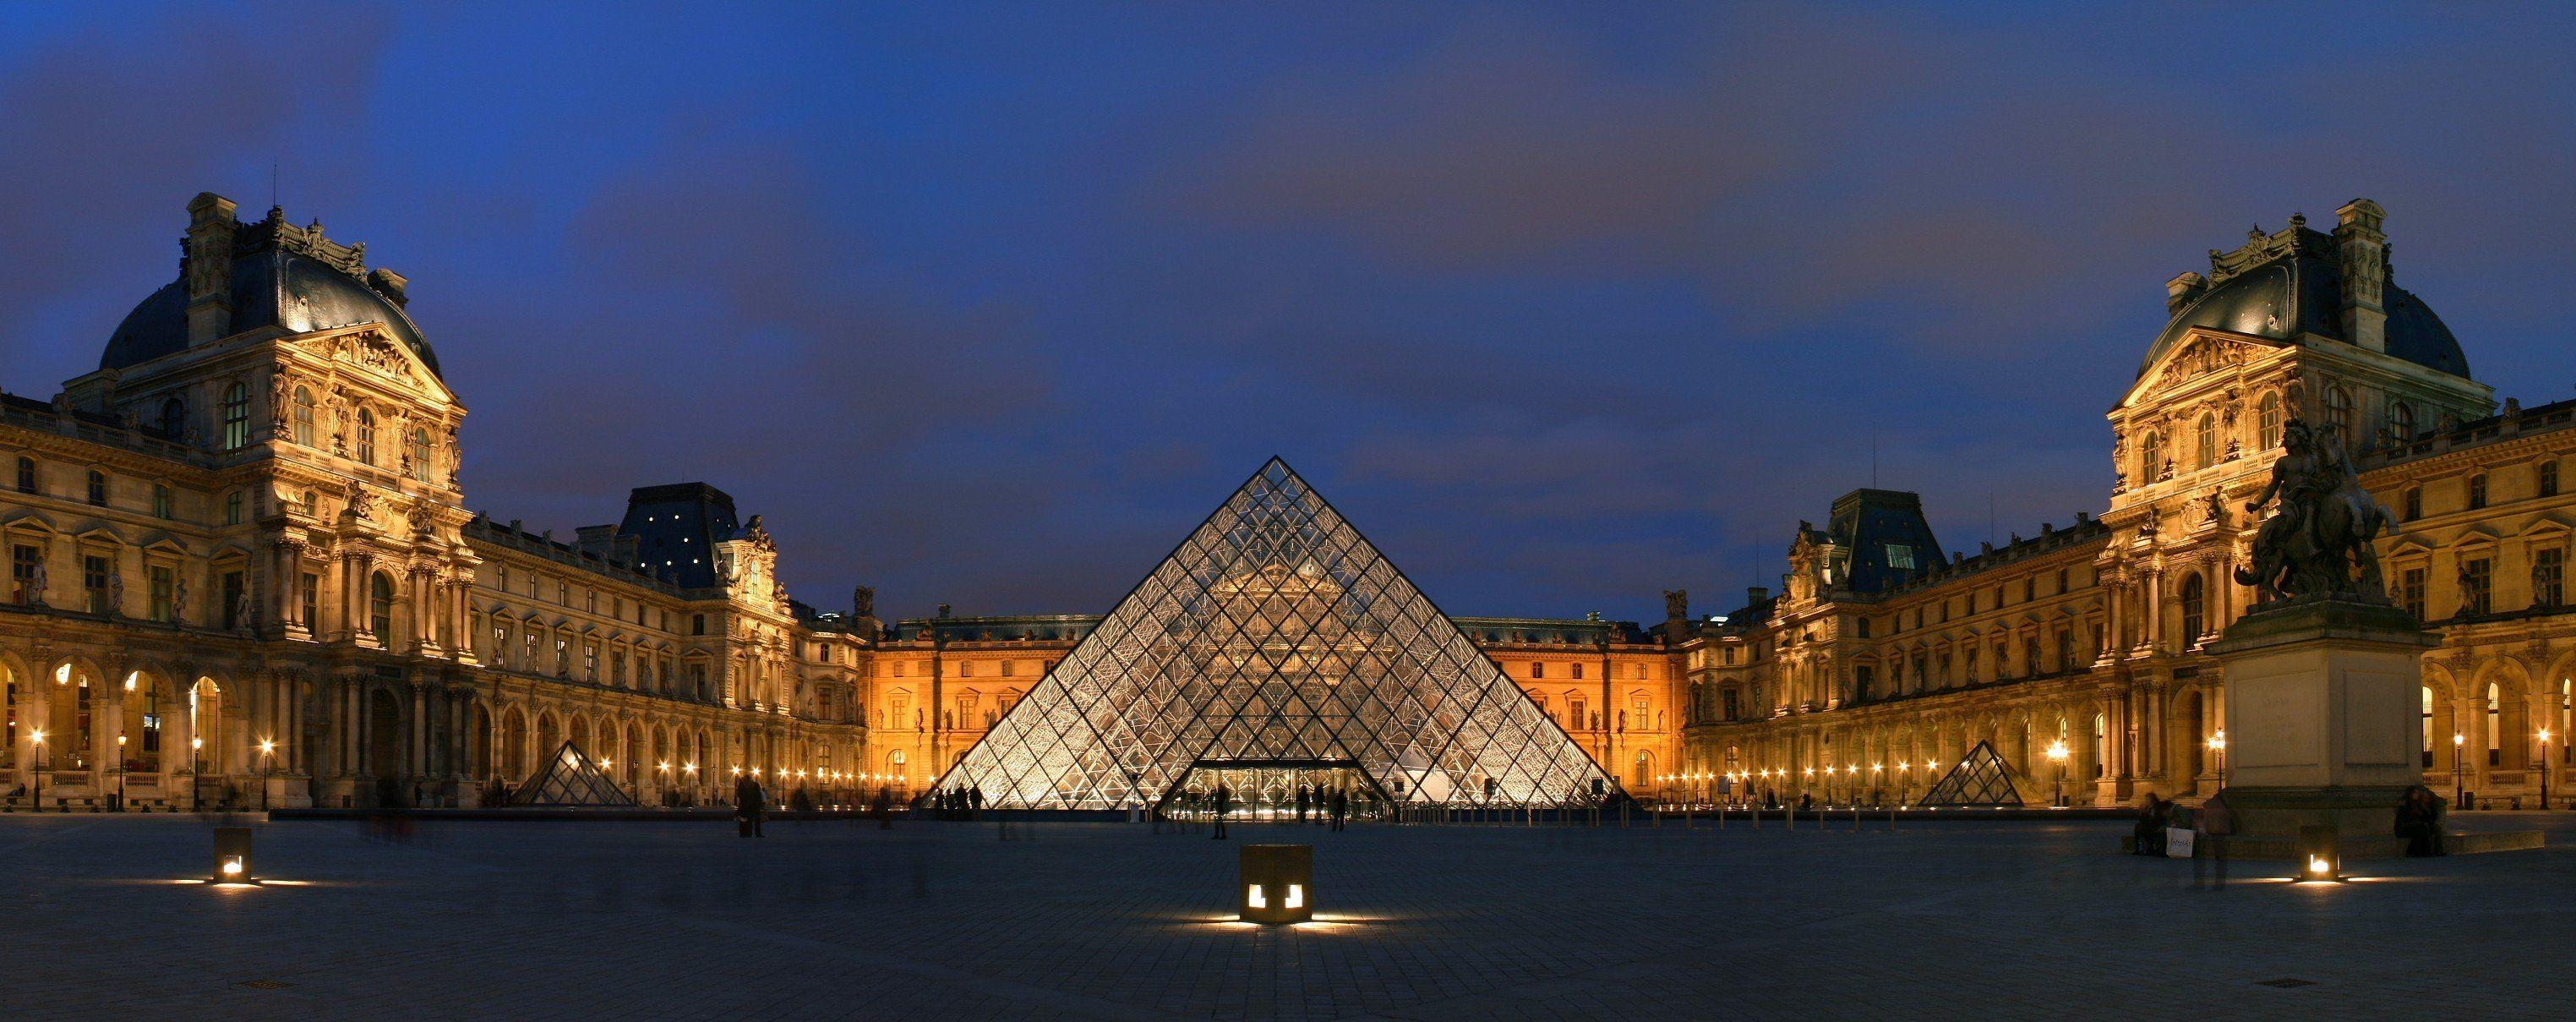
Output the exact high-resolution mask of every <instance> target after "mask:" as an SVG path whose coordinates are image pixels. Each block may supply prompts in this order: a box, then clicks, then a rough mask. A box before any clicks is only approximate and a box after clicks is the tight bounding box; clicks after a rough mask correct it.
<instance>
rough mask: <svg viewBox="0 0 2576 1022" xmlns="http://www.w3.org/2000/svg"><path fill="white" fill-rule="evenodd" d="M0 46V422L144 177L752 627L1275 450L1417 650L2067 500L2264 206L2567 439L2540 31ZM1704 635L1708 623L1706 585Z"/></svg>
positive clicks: (2191, 13)
mask: <svg viewBox="0 0 2576 1022" xmlns="http://www.w3.org/2000/svg"><path fill="white" fill-rule="evenodd" d="M2243 6H2245V5H2218V4H2211V5H2145V6H2116V5H2092V6H2086V7H2083V8H2080V9H2073V10H2069V9H2065V8H2060V7H2058V6H2054V5H2020V4H1996V5H1945V6H1942V7H1938V8H1931V7H1923V8H1910V7H1895V6H1882V5H1853V6H1838V5H1809V6H1795V7H1793V6H1789V5H1758V6H1745V7H1730V6H1725V5H1710V4H1689V5H1674V6H1669V7H1662V6H1655V5H1645V4H1628V5H1598V4H1569V5H1555V6H1550V5H1533V6H1517V5H1495V4H1475V5H1461V6H1457V7H1443V6H1439V5H1430V4H1350V5H1338V4H1307V5H1237V4H1228V5H1178V4H1155V5H1076V4H1001V5H975V4H939V5H883V6H876V5H853V4H831V5H816V6H787V5H776V6H763V7H756V8H755V7H749V6H742V7H740V8H738V9H737V8H736V7H734V6H732V5H727V6H725V7H723V8H718V7H716V6H715V5H670V6H659V5H651V4H593V5H552V4H525V3H522V4H510V5H473V4H442V5H410V6H405V7H370V6H366V5H356V4H332V5H310V6H307V5H271V4H238V5H220V4H218V5H208V4H188V5H170V6H165V5H148V4H147V5H135V4H104V5H79V6H75V5H51V6H38V5H12V6H9V7H6V8H0V124H4V125H6V126H7V132H8V136H7V139H6V141H5V143H0V189H5V191H6V194H8V195H9V196H10V197H11V201H10V202H9V203H7V204H5V205H4V206H0V308H6V309H9V310H11V312H12V314H11V315H9V316H8V317H6V319H5V320H0V324H5V325H0V357H5V358H6V359H7V360H8V361H7V372H6V373H0V385H5V386H6V387H7V388H8V389H10V390H11V391H13V392H19V393H33V394H44V395H50V394H51V393H52V392H53V391H54V390H55V389H56V387H57V386H58V384H59V382H60V381H62V380H64V379H67V378H70V377H72V376H75V375H78V374H79V373H81V372H84V371H86V370H88V369H91V368H93V367H95V365H96V359H97V357H98V353H99V350H100V348H101V347H102V346H103V345H104V343H105V339H106V337H107V334H108V332H109V330H110V329H111V328H112V327H113V326H114V325H115V323H116V321H117V320H118V319H119V318H120V317H121V316H122V315H123V314H124V312H125V311H126V309H128V308H129V307H131V306H132V304H133V303H134V302H136V301H138V300H139V299H140V298H141V297H142V296H143V295H145V294H148V293H149V292H150V291H152V290H153V289H154V288H155V287H158V286H159V285H160V284H162V283H165V282H167V281H168V280H169V279H171V278H172V276H173V275H174V263H175V258H176V239H177V237H178V235H179V233H180V230H181V229H182V227H183V225H184V222H185V213H184V206H185V204H186V202H187V200H188V199H189V197H191V196H193V195H195V194H196V193H197V192H199V191H208V190H211V191H216V192H219V193H222V194H225V195H228V196H231V197H233V198H235V199H236V200H239V201H240V202H241V203H242V205H243V206H244V207H245V211H246V213H248V214H255V213H256V212H257V211H258V210H261V209H264V208H266V206H267V205H268V203H269V199H270V188H271V184H270V179H271V168H272V165H273V166H274V167H275V168H276V179H277V193H278V196H279V199H280V201H282V202H283V204H284V205H285V207H286V209H287V212H288V214H289V215H290V216H292V217H294V218H295V219H297V220H298V221H299V222H300V221H305V220H310V219H315V218H318V219H320V220H322V221H323V222H324V223H325V224H326V225H327V226H328V227H329V228H330V230H331V233H332V234H333V236H334V237H336V238H339V239H341V240H363V241H365V242H367V243H368V252H369V255H370V258H371V261H373V262H375V263H377V264H379V265H384V266H389V267H391V268H393V269H395V270H397V271H399V272H401V273H403V274H405V275H406V276H408V277H409V278H410V279H411V281H412V287H411V290H412V296H413V303H412V306H411V309H412V312H413V314H414V315H415V317H416V318H417V319H418V320H419V321H420V322H421V324H422V327H423V329H424V331H425V332H426V333H427V335H428V337H429V339H430V340H431V342H432V343H433V344H434V345H436V346H437V348H438V350H439V354H440V358H441V361H442V362H443V364H444V365H445V366H446V367H447V371H448V373H449V382H450V383H451V384H452V385H453V386H455V388H456V389H457V390H458V391H459V392H460V394H461V395H462V397H463V399H464V400H465V402H466V404H467V407H468V408H469V409H470V410H471V416H470V418H469V419H468V425H467V429H466V434H465V442H466V477H465V481H466V489H467V499H468V502H469V504H471V505H472V506H474V507H475V508H477V509H482V510H488V511H490V512H492V513H493V514H494V515H495V516H496V517H500V518H503V519H510V518H518V519H524V520H526V522H527V523H528V526H529V527H530V528H532V529H533V528H553V529H555V530H556V531H557V534H558V535H564V536H569V535H570V530H571V529H572V527H574V526H577V525H583V524H590V523H595V522H608V521H614V520H616V518H617V517H618V514H619V511H620V509H621V507H622V505H623V499H624V494H625V491H626V489H627V488H629V487H633V486H639V485H647V484H653V483H661V482H671V481H679V480H683V479H704V480H707V481H709V482H712V483H715V484H716V485H718V486H721V487H723V488H725V489H727V490H728V491H730V492H732V493H733V494H734V496H735V497H736V498H737V500H738V502H739V503H740V504H741V505H742V508H743V510H744V512H745V513H762V514H765V515H767V516H768V520H769V521H770V522H771V523H772V525H773V528H774V530H775V531H776V532H778V533H779V534H780V537H781V540H782V543H783V548H784V551H783V557H782V570H783V572H784V574H785V576H786V579H787V581H788V582H789V584H790V585H791V587H793V588H794V589H795V591H796V592H797V593H798V595H800V596H801V597H803V598H806V599H808V600H809V601H811V602H815V603H818V604H821V605H824V606H838V605H840V604H842V603H843V602H844V601H845V600H846V598H847V591H848V588H849V586H850V585H851V584H853V583H858V582H866V583H869V584H873V585H875V586H876V587H877V588H878V590H879V593H880V597H879V599H880V605H881V608H882V610H883V612H885V613H889V614H903V615H915V614H921V613H926V612H928V610H929V609H930V607H931V605H932V604H934V603H938V602H947V603H951V604H954V605H955V606H956V607H957V609H958V610H959V611H960V612H961V613H1038V612H1097V611H1101V610H1105V609H1107V607H1108V605H1109V604H1110V603H1111V602H1112V601H1114V600H1115V599H1116V597H1117V596H1118V595H1119V594H1120V593H1121V592H1123V591H1125V589H1126V588H1127V587H1128V586H1129V585H1130V584H1132V583H1133V582H1134V580H1135V579H1136V578H1137V577H1138V576H1139V575H1140V574H1142V573H1143V572H1144V571H1145V570H1146V569H1148V568H1149V567H1151V565H1152V564H1153V562H1154V560H1155V559H1156V558H1157V557H1159V556H1160V555H1161V554H1162V553H1163V552H1165V551H1166V550H1167V549H1168V548H1169V546H1170V544H1171V543H1172V542H1173V541H1174V540H1176V539H1177V538H1178V537H1179V536H1180V534H1181V533H1182V532H1183V531H1184V530H1186V529H1187V528H1189V527H1190V526H1191V525H1193V524H1195V523H1196V522H1197V521H1198V519H1199V518H1200V517H1201V516H1202V515H1204V514H1205V513H1206V511H1207V510H1208V509H1209V508H1210V507H1211V506H1213V504H1214V503H1215V502H1216V501H1217V500H1219V499H1221V498H1222V497H1223V496H1224V495H1225V493H1226V492H1228V490H1229V489H1230V488H1231V487H1232V486H1233V485H1235V484H1236V483H1237V482H1239V481H1240V480H1241V479H1242V477H1243V476H1245V475H1247V474H1249V473H1250V472H1251V471H1252V470H1253V469H1254V468H1255V467H1256V466H1257V465H1258V464H1259V463H1260V461H1261V460H1262V459H1263V458H1264V457H1266V456H1268V455H1270V454H1274V453H1276V454H1280V455H1283V456H1285V457H1287V458H1288V460H1289V461H1290V463H1291V464H1293V465H1295V466H1296V467H1297V468H1298V469H1299V470H1300V471H1302V472H1303V473H1305V474H1306V475H1307V476H1308V477H1310V478H1311V479H1313V480H1314V481H1315V482H1316V483H1317V485H1318V486H1319V487H1321V488H1322V489H1323V491H1324V492H1325V493H1326V495H1328V496H1330V497H1331V498H1333V499H1334V500H1335V502H1336V503H1337V504H1339V505H1340V506H1341V507H1342V508H1343V510H1344V511H1345V512H1346V513H1348V514H1349V515H1350V516H1351V517H1352V518H1353V519H1354V520H1355V521H1356V522H1357V523H1358V524H1359V525H1360V526H1361V528H1363V529H1364V530H1366V531H1367V532H1368V533H1369V534H1370V536H1371V537H1372V538H1373V539H1375V540H1376V541H1377V542H1378V544H1379V545H1380V546H1381V547H1383V548H1384V549H1385V550H1386V551H1387V552H1388V554H1389V555H1390V556H1391V557H1393V558H1394V559H1395V561H1396V563H1397V564H1399V565H1401V566H1403V567H1404V568H1405V569H1406V570H1407V572H1408V573H1410V574H1411V575H1413V576H1414V578H1415V580H1416V581H1417V582H1419V583H1420V584H1421V585H1422V586H1423V587H1424V588H1425V589H1426V590H1427V591H1428V592H1429V593H1430V594H1431V595H1432V596H1433V597H1434V598H1435V599H1437V600H1438V601H1440V603H1441V604H1442V605H1443V606H1444V607H1445V608H1447V609H1449V610H1451V611H1453V612H1457V613H1470V614H1539V615H1567V616H1572V615H1579V614H1581V613H1583V612H1585V611H1589V610H1601V611H1604V612H1606V613H1609V614H1612V615H1614V616H1621V617H1631V618H1634V617H1641V616H1642V617H1652V616H1654V615H1656V614H1659V613H1660V606H1661V604H1660V600H1659V591H1660V590H1661V589H1664V588H1680V587H1687V588H1690V589H1692V590H1693V591H1694V592H1695V593H1696V594H1698V599H1697V600H1696V601H1695V602H1696V604H1697V605H1698V607H1699V609H1702V610H1719V609H1724V608H1725V607H1726V606H1731V605H1732V604H1733V603H1734V602H1735V599H1740V595H1741V591H1742V587H1743V586H1745V585H1748V584H1762V583H1763V580H1764V579H1766V578H1770V579H1776V576H1777V573H1778V572H1779V570H1780V566H1781V552H1782V551H1783V550H1784V549H1785V546H1786V544H1787V542H1788V539H1789V537H1790V535H1791V529H1792V528H1793V527H1794V525H1795V524H1796V522H1797V520H1799V519H1800V518H1808V519H1822V518H1823V517H1824V516H1825V512H1826V507H1827V505H1828V504H1829V503H1830V501H1831V500H1832V499H1833V497H1834V496H1835V495H1837V494H1839V493H1841V492H1843V491H1845V490H1847V489H1850V488H1852V487H1855V486H1862V485H1868V484H1869V483H1870V481H1871V473H1872V468H1871V460H1872V459H1871V456H1870V452H1871V448H1872V446H1873V442H1874V443H1875V446H1876V447H1877V449H1878V452H1879V453H1878V458H1877V480H1878V482H1879V484H1881V485H1884V486H1890V487H1897V488H1906V489H1914V490H1919V491H1921V492H1922V493H1923V494H1924V497H1925V501H1926V503H1927V505H1928V507H1929V509H1930V511H1931V513H1932V515H1933V519H1934V525H1935V527H1936V529H1937V530H1938V531H1939V534H1940V535H1941V537H1942V538H1943V539H1944V541H1945V542H1946V543H1947V544H1948V545H1950V546H1952V547H1953V548H1966V549H1974V548H1975V545H1976V543H1977V542H1978V541H1980V540H1984V539H1986V538H1987V536H1988V529H1989V521H1990V519H1989V513H1988V508H1989V506H1990V504H1991V506H1992V507H1993V508H1994V509H1995V510H1994V513H1993V517H1992V519H1991V521H1992V523H1993V525H1992V527H1993V528H1994V529H1995V530H1996V532H1997V534H1998V536H1999V537H2000V535H2001V534H2007V533H2011V532H2022V533H2030V532H2033V531H2036V529H2037V527H2038V523H2039V522H2041V521H2053V522H2057V523H2060V524H2063V523H2066V522H2068V521H2071V520H2072V518H2073V514H2074V512H2075V511H2076V510H2079V509H2083V510H2098V509H2099V507H2100V506H2101V504H2102V502H2103V500H2104V496H2105V493H2106V491H2107V489H2108V485H2109V482H2110V474H2111V469H2110V464H2109V457H2108V451H2107V448H2108V430H2107V427H2106V426H2105V425H2104V423H2103V420H2102V417H2101V414H2102V412H2103V410H2104V409H2105V408H2106V407H2108V405H2109V404H2110V402H2111V401H2113V400H2114V399H2115V398H2116V397H2117V396H2118V393H2119V391H2120V389H2121V388H2122V387H2123V386H2124V385H2125V384H2126V383H2127V382H2128V381H2129V380H2130V379H2131V378H2132V377H2133V376H2134V374H2135V372H2136V368H2137V360H2138V359H2139V358H2140V357H2142V356H2143V354H2144V352H2145V348H2146V345H2147V343H2148V342H2149V341H2150V340H2151V339H2152V337H2153V336H2154V333H2155V331H2156V330H2157V329H2158V327H2160V326H2161V325H2162V322H2163V319H2164V315H2163V303H2162V299H2163V291H2162V284H2163V281H2164V280H2166V279H2167V278H2169V277H2171V276H2173V275H2174V274H2176V273H2179V272H2181V271H2183V270H2187V269H2205V268H2206V262H2205V253H2206V251H2207V250H2208V249H2210V248H2213V247H2220V248H2224V247H2231V246H2233V245H2234V244H2236V243H2237V242H2238V241H2240V240H2241V239H2242V238H2243V236H2244V232H2245V230H2246V228H2247V227H2248V226H2249V225H2252V224H2258V223H2259V224H2260V225H2262V226H2263V227H2265V228H2266V229H2277V228H2278V227H2279V226H2280V224H2281V222H2282V220H2283V219H2284V218H2286V217H2287V216H2288V215H2289V214H2291V213H2293V212H2305V213H2306V214H2308V216H2309V217H2310V218H2311V220H2312V221H2317V222H2325V221H2330V220H2331V218H2332V213H2333V210H2334V208H2335V207H2336V206H2338V205H2341V204H2342V203H2343V202H2345V201H2346V200H2348V199H2351V198H2353V197H2355V196H2364V195H2366V196H2369V197H2371V198H2375V199H2377V200H2379V201H2380V202H2381V203H2382V204H2383V205H2385V206H2386V207H2387V208H2388V210H2389V213H2390V216H2389V226H2388V229H2389V233H2390V236H2391V239H2392V243H2393V245H2394V250H2395V262H2396V267H2397V280H2398V281H2399V282H2400V283H2401V284H2402V285H2404V286H2406V287H2407V288H2409V289H2410V290H2412V291H2414V292H2415V293H2417V294H2418V295H2420V296H2422V297H2423V298H2425V299H2426V300H2427V301H2428V302H2429V303H2430V304H2431V305H2432V306H2433V307H2434V308H2435V309H2436V310H2438V311H2439V312H2440V313H2441V314H2442V316H2443V317H2444V318H2445V319H2446V320H2447V321H2448V322H2449V323H2450V325H2451V326H2452V328H2453V329H2454V330H2455V331H2456V332H2457V333H2458V334H2459V335H2460V337H2461V339H2462V342H2463V344H2464V345H2465V346H2466V348H2467V351H2468V356H2469V360H2470V364H2471V366H2472V368H2473V370H2474V371H2475V372H2476V374H2477V375H2478V377H2479V378H2481V379H2483V380H2486V381H2487V382H2489V383H2492V384H2494V385H2496V386H2497V387H2498V388H2499V390H2500V392H2501V394H2503V395H2505V396H2512V397H2519V398H2521V399H2522V400H2523V401H2524V402H2525V403H2538V402H2541V401H2548V400H2556V399H2559V398H2564V397H2569V396H2571V395H2570V394H2569V393H2568V392H2567V389H2568V387H2569V386H2570V384H2571V382H2576V381H2571V377H2570V375H2569V373H2570V371H2571V368H2572V367H2571V364H2570V362H2571V360H2570V358H2569V357H2568V355H2567V353H2566V352H2567V349H2566V346H2565V345H2564V344H2563V343H2561V338H2562V337H2563V336H2564V330H2563V328H2562V327H2561V325H2560V322H2559V320H2560V318H2561V316H2562V315H2563V312H2562V307H2563V305H2564V298H2563V296H2564V295H2565V294H2566V292H2567V288H2566V286H2565V281H2566V279H2567V277H2568V275H2569V273H2570V271H2571V269H2576V251H2571V245H2570V244H2569V243H2568V242H2567V241H2566V240H2565V239H2567V238H2569V237H2576V231H2571V228H2576V195H2571V191H2570V189H2569V188H2568V186H2567V184H2566V182H2568V181H2569V180H2571V178H2576V174H2571V173H2570V171H2571V169H2576V168H2571V164H2576V115H2571V113H2570V111H2576V103H2571V102H2570V100H2571V98H2576V70H2571V65H2570V62H2568V61H2566V60H2565V59H2564V55H2565V54H2566V53H2569V52H2576V31H2572V30H2571V29H2576V26H2571V24H2570V15H2569V13H2568V11H2569V9H2568V8H2565V7H2557V6H2531V7H2514V6H2506V5H2477V6H2462V5H2445V6H2434V7H2406V6H2386V7H2382V6H2372V5H2359V4H2338V5H2331V6H2307V7H2299V6H2289V5H2265V6H2261V7H2259V8H2256V9H2255V10H2253V11H2250V12H2248V11H2245V10H2240V9H2239V8H2241V7H2243ZM1720 594H1734V596H1735V598H1733V599H1731V598H1728V597H1727V596H1724V595H1720Z"/></svg>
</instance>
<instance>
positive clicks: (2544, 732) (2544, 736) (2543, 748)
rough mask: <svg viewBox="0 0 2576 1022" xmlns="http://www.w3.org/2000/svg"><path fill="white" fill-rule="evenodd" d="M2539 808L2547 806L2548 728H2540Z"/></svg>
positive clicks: (2544, 808)
mask: <svg viewBox="0 0 2576 1022" xmlns="http://www.w3.org/2000/svg"><path fill="white" fill-rule="evenodd" d="M2540 808H2541V809H2543V810H2546V809H2548V808H2549V729H2548V728H2541V729H2540Z"/></svg>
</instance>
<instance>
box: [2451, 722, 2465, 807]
mask: <svg viewBox="0 0 2576 1022" xmlns="http://www.w3.org/2000/svg"><path fill="white" fill-rule="evenodd" d="M2468 742H2469V736H2467V735H2464V734H2461V733H2459V732H2457V731H2453V732H2451V804H2452V805H2455V806H2456V805H2459V804H2460V800H2461V799H2463V798H2465V797H2467V792H2466V789H2467V781H2466V779H2465V778H2463V777H2462V776H2461V774H2460V757H2461V756H2462V755H2463V754H2464V753H2463V747H2464V746H2466V745H2467V744H2468Z"/></svg>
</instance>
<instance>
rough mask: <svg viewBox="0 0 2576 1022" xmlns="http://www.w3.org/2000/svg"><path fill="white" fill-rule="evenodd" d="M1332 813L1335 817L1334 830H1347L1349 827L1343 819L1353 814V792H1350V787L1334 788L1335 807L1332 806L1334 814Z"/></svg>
mask: <svg viewBox="0 0 2576 1022" xmlns="http://www.w3.org/2000/svg"><path fill="white" fill-rule="evenodd" d="M1331 815H1332V817H1333V829H1334V830H1346V829H1348V827H1347V826H1346V825H1345V824H1344V822H1343V821H1345V820H1348V819H1350V815H1351V792H1350V789H1348V788H1335V789H1333V808H1332V814H1331Z"/></svg>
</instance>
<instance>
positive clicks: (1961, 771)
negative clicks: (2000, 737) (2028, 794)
mask: <svg viewBox="0 0 2576 1022" xmlns="http://www.w3.org/2000/svg"><path fill="white" fill-rule="evenodd" d="M1914 804H1915V805H1917V806H1940V807H1945V808H1959V809H1966V808H1994V807H1998V806H2019V805H2021V804H2022V803H2021V794H2020V793H2019V792H2016V791H2014V790H2013V782H2012V768H2011V767H2008V766H2006V765H2004V758H2003V757H2002V756H1998V755H1995V750H1994V747H1993V746H1991V745H1987V744H1986V743H1984V742H1978V743H1977V747H1976V748H1973V749H1970V750H1968V754H1967V755H1966V756H1964V757H1962V758H1960V760H1959V764H1958V765H1957V766H1954V767H1951V768H1950V772H1949V773H1947V774H1943V775H1941V780H1940V783H1937V784H1934V785H1933V786H1932V790H1930V791H1927V792H1924V793H1923V798H1922V799H1921V800H1920V801H1917V802H1915V803H1914Z"/></svg>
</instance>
